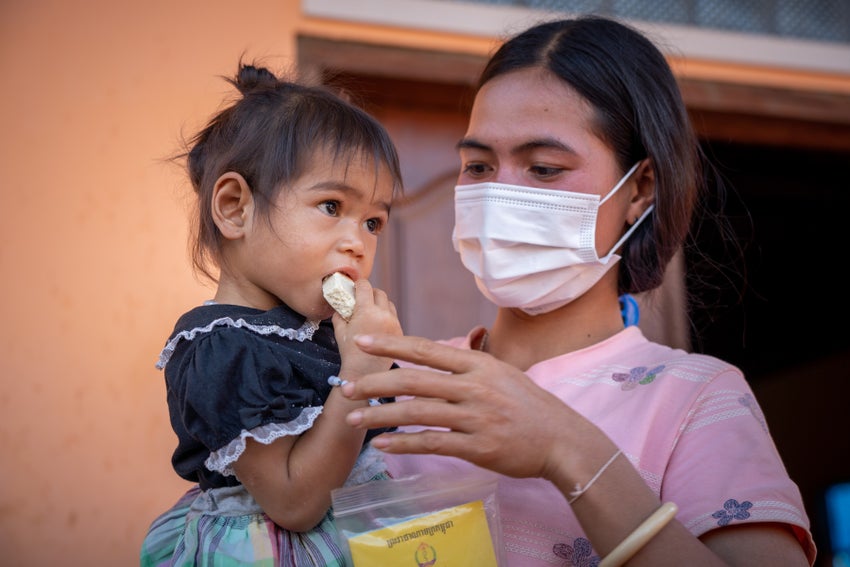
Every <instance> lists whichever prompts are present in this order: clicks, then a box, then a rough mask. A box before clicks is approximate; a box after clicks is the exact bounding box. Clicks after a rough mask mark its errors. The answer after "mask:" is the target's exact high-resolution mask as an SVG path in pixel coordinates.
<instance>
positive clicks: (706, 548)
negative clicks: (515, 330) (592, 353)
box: [342, 335, 808, 566]
mask: <svg viewBox="0 0 850 567" xmlns="http://www.w3.org/2000/svg"><path fill="white" fill-rule="evenodd" d="M357 343H358V345H359V346H360V347H361V348H362V349H363V350H365V351H366V352H369V353H371V354H373V355H376V356H385V357H392V358H394V359H396V360H404V361H407V362H410V363H413V364H417V365H423V366H429V367H431V368H434V369H437V370H439V372H435V371H432V370H429V369H423V368H410V367H409V368H398V369H394V370H392V371H390V372H379V373H375V374H371V375H367V376H364V377H362V378H361V379H360V380H358V381H357V382H356V383H353V384H348V385H346V386H343V388H342V391H343V393H344V394H345V395H346V396H348V397H350V398H351V399H353V400H363V399H366V398H369V397H380V396H397V397H400V396H413V397H414V398H413V399H408V400H400V401H398V402H396V403H395V404H389V405H386V406H381V407H363V406H361V407H359V408H357V409H355V410H354V411H353V412H351V413H350V414H349V416H348V422H349V423H350V424H352V425H354V426H357V427H361V428H374V427H394V426H404V425H424V426H428V427H437V428H446V429H448V431H444V430H425V431H417V432H412V433H390V434H384V435H381V436H379V437H376V438H375V439H373V440H372V444H373V446H375V447H377V448H379V449H382V450H384V451H387V452H389V453H433V454H439V455H446V456H453V457H459V458H462V459H465V460H467V461H470V462H472V463H474V464H476V465H478V466H481V467H484V468H488V469H491V470H493V471H495V472H498V473H501V474H505V475H508V476H512V477H541V478H545V479H547V480H549V481H550V482H552V483H553V484H554V485H555V486H556V487H557V488H558V489H559V490H560V491H561V492H562V493H563V494H564V496H565V497H566V498H568V499H569V498H570V493H571V492H573V491H574V490H575V488H576V485H577V484H578V485H580V486H584V485H585V484H586V483H587V482H588V481H589V480H590V479H591V478H593V477H594V475H595V474H596V473H597V471H599V470H600V468H601V467H603V466H604V465H605V464H606V463H607V462H608V461H609V460H610V459H611V456H612V455H614V453H615V452H616V451H617V447H616V446H615V445H614V444H613V442H612V441H611V440H610V439H609V438H608V437H607V436H606V435H605V433H604V432H602V431H601V430H600V429H599V428H597V427H596V426H595V425H594V424H592V423H591V422H590V421H588V420H587V419H585V418H584V417H583V416H581V415H580V414H578V413H577V412H575V411H574V410H572V409H571V408H570V407H569V406H568V405H566V404H564V403H563V402H562V401H561V400H560V399H558V398H557V397H555V396H554V395H552V394H550V393H549V392H547V391H545V390H543V389H542V388H540V387H539V386H537V385H536V384H534V383H533V382H532V381H531V379H530V378H528V376H526V375H525V374H524V373H523V372H521V371H520V370H518V369H516V368H515V367H513V366H510V365H508V364H505V363H503V362H500V361H498V360H496V359H495V358H493V357H492V356H490V355H488V354H485V353H482V352H477V351H469V350H463V349H456V348H453V347H450V346H447V345H441V344H439V343H436V342H433V341H429V340H427V339H422V338H417V337H397V336H395V337H391V336H377V335H376V336H361V337H358V338H357ZM529 439H534V440H535V443H533V444H532V443H529V442H528V440H529ZM661 504H662V503H661V502H660V501H659V500H658V498H657V497H656V495H655V493H654V492H653V491H652V490H651V489H650V488H649V487H648V486H647V485H646V483H645V482H644V481H643V479H642V478H641V477H640V474H639V473H638V471H637V470H636V469H635V468H634V467H633V466H632V465H631V463H630V462H629V461H628V459H625V458H622V457H620V458H616V459H614V460H613V461H611V464H610V465H609V466H608V467H607V468H606V470H605V471H604V472H603V473H602V474H601V475H600V476H599V477H598V478H597V480H596V481H595V482H594V484H593V485H592V488H590V489H588V490H587V491H586V492H584V493H583V494H582V495H581V497H580V498H578V499H577V500H575V502H574V503H573V504H572V509H573V511H574V512H575V514H576V516H577V518H578V520H579V522H580V523H581V525H582V527H583V528H584V530H585V532H586V534H587V536H588V537H589V539H590V540H591V542H592V543H593V546H594V548H595V549H596V550H597V551H598V552H599V553H600V554H601V555H602V556H603V557H604V556H605V555H607V554H608V553H610V552H611V550H613V549H614V548H615V547H616V546H617V545H618V544H619V543H620V542H621V541H623V540H624V539H625V538H626V537H627V536H628V535H629V534H630V533H632V531H634V530H635V529H636V528H637V527H638V526H639V525H640V524H641V523H642V522H643V521H644V520H645V519H646V518H648V517H649V516H650V515H651V514H652V513H653V512H654V511H655V510H657V509H658V508H659V507H660V506H661ZM745 527H746V528H747V529H746V530H740V529H739V528H738V527H735V528H730V527H724V528H718V529H716V530H713V531H712V532H710V533H708V534H706V535H705V538H704V539H705V543H703V541H701V540H700V539H698V538H696V537H694V536H693V534H691V533H690V532H689V531H688V530H687V529H686V528H685V527H684V526H683V525H682V524H681V523H679V522H678V521H676V520H673V521H671V522H670V523H669V524H667V525H666V526H665V527H664V528H662V529H661V531H660V532H659V533H658V534H657V535H656V536H654V537H653V538H652V539H651V540H650V541H649V542H648V543H647V544H646V545H645V546H644V547H643V548H641V549H640V551H638V552H637V554H636V555H634V557H633V558H632V560H631V562H630V563H629V565H634V566H640V565H647V566H649V565H689V566H690V565H778V566H785V565H787V566H804V565H808V562H807V560H806V558H805V555H804V553H803V550H802V548H801V546H800V545H799V543H798V542H797V541H796V539H795V538H794V536H793V534H791V532H790V530H789V529H787V528H785V527H782V526H777V525H775V524H751V525H748V526H745Z"/></svg>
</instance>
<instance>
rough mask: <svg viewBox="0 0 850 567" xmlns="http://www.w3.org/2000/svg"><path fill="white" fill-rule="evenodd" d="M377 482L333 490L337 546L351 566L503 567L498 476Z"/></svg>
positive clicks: (485, 474) (478, 472)
mask: <svg viewBox="0 0 850 567" xmlns="http://www.w3.org/2000/svg"><path fill="white" fill-rule="evenodd" d="M441 476H442V478H437V477H436V476H429V475H416V476H410V477H404V478H398V479H388V480H376V481H371V482H367V483H365V484H361V485H355V486H347V487H343V488H339V489H336V490H334V491H332V492H331V500H332V509H333V515H334V524H335V526H336V528H337V532H338V534H339V539H340V547H341V548H342V549H343V551H344V552H345V553H346V555H347V560H348V564H350V565H353V567H388V566H393V567H395V566H401V567H406V566H410V567H454V566H457V567H468V566H469V565H475V566H476V567H499V565H504V560H503V558H502V545H501V522H500V518H499V508H498V502H497V499H496V484H497V475H495V474H494V473H491V472H489V471H484V470H483V469H476V470H473V471H464V473H462V474H458V475H451V476H449V477H448V478H447V476H448V475H441Z"/></svg>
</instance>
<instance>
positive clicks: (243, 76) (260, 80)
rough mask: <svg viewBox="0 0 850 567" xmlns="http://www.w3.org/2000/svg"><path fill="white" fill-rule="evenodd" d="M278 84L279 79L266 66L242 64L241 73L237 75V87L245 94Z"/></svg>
mask: <svg viewBox="0 0 850 567" xmlns="http://www.w3.org/2000/svg"><path fill="white" fill-rule="evenodd" d="M277 84H278V79H277V77H276V76H275V75H274V73H272V72H271V71H269V70H268V69H266V68H265V67H255V66H254V65H246V64H241V65H240V66H239V74H238V75H237V77H236V83H235V85H236V88H237V89H239V92H241V93H242V94H243V95H245V94H248V93H250V92H252V91H254V90H257V89H269V88H273V87H275V86H276V85H277Z"/></svg>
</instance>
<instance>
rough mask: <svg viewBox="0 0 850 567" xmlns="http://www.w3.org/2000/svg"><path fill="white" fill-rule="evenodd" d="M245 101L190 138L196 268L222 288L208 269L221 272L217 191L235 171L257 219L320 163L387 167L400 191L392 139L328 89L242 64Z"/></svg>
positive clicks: (239, 82) (237, 82)
mask: <svg viewBox="0 0 850 567" xmlns="http://www.w3.org/2000/svg"><path fill="white" fill-rule="evenodd" d="M226 80H227V82H229V83H230V84H232V85H233V86H234V87H236V88H237V89H238V90H239V92H240V93H241V95H242V96H241V98H239V99H238V100H236V101H235V102H233V103H232V104H231V105H230V106H228V107H227V108H225V109H224V110H222V111H220V112H219V113H218V114H216V115H215V116H214V117H213V118H212V119H211V120H210V121H209V123H208V124H207V125H206V127H205V128H204V129H203V130H201V131H200V132H198V133H197V134H196V135H195V136H194V137H192V138H191V139H190V140H189V142H188V144H187V146H188V147H187V151H186V152H185V153H183V154H182V155H181V156H180V157H183V158H185V159H186V165H187V169H188V173H189V179H190V181H191V183H192V187H193V189H194V190H195V193H196V195H197V198H198V202H197V215H196V216H195V222H196V223H197V226H196V227H195V231H194V236H193V240H192V242H191V244H190V246H191V251H192V263H193V266H194V268H195V270H196V271H197V272H199V273H200V274H202V275H204V276H206V277H208V278H209V279H210V280H212V281H216V277H215V275H213V273H212V271H211V269H210V267H211V265H215V266H220V262H221V260H222V258H221V234H220V233H219V231H218V228H217V227H216V225H215V223H214V222H213V217H212V212H211V197H212V190H213V187H214V185H215V183H216V180H217V179H218V178H219V177H220V176H221V175H223V174H224V173H227V172H229V171H232V172H235V173H238V174H240V175H241V176H242V177H243V178H244V179H245V181H246V182H247V184H248V185H249V187H250V189H251V192H252V193H253V196H254V199H255V202H256V204H257V212H258V213H262V214H268V212H269V209H270V206H271V204H272V203H273V202H274V200H275V198H276V197H277V195H278V193H279V192H280V191H281V190H284V189H285V188H286V187H288V186H289V185H290V184H291V183H293V182H295V181H297V180H298V179H299V177H301V176H302V175H304V174H305V173H306V172H307V169H308V168H309V167H311V166H312V165H313V164H314V160H315V159H316V158H317V156H319V155H322V156H323V157H324V156H327V158H328V159H332V160H334V161H336V160H340V159H342V160H344V161H346V162H347V161H349V160H352V159H361V160H365V161H366V162H369V161H371V162H372V163H373V164H374V168H375V172H376V174H377V173H378V169H379V168H380V166H381V165H382V164H383V165H384V166H386V168H387V169H388V171H389V173H390V175H391V176H392V180H393V193H394V194H395V193H397V192H399V191H401V188H402V179H401V170H400V167H399V159H398V154H397V152H396V149H395V146H394V145H393V142H392V139H391V138H390V135H389V133H388V132H387V131H386V130H385V129H384V127H383V126H382V125H381V124H380V123H379V122H378V121H377V120H376V119H375V118H374V117H372V116H371V115H369V114H368V113H367V112H366V111H364V110H363V109H361V108H358V107H357V106H355V105H353V104H352V103H350V102H348V101H346V100H344V99H343V98H342V97H341V96H340V95H338V94H336V93H334V92H332V91H331V90H330V89H329V88H328V87H325V86H320V85H316V86H308V85H305V84H300V83H296V82H291V81H287V80H283V79H279V78H278V77H276V76H275V75H274V74H273V73H272V72H270V71H269V70H268V69H266V68H264V67H257V66H254V65H250V64H244V63H241V62H240V64H239V70H238V72H237V75H236V77H235V78H233V79H231V78H226Z"/></svg>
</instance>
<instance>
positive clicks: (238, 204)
mask: <svg viewBox="0 0 850 567" xmlns="http://www.w3.org/2000/svg"><path fill="white" fill-rule="evenodd" d="M211 213H212V217H213V221H214V222H215V224H216V226H217V227H218V230H219V231H220V232H221V235H222V236H224V238H227V239H228V240H235V239H237V238H241V237H242V236H243V234H244V233H245V230H246V228H247V227H248V225H249V224H250V222H251V217H252V215H253V214H254V196H253V194H252V193H251V188H250V187H249V186H248V182H247V181H245V178H244V177H242V176H241V175H239V174H238V173H235V172H233V171H228V172H227V173H225V174H223V175H222V176H221V177H219V178H218V179H217V180H216V182H215V186H214V187H213V193H212V209H211Z"/></svg>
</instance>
